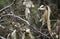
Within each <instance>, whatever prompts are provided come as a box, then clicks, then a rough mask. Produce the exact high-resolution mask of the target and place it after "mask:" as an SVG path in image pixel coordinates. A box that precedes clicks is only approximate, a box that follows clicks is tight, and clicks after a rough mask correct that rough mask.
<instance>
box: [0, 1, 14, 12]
mask: <svg viewBox="0 0 60 39" xmlns="http://www.w3.org/2000/svg"><path fill="white" fill-rule="evenodd" d="M14 2H15V0H14V1H13V3H11V4H10V5H8V6H6V7H4V8H2V9H1V10H0V12H2V11H4V10H6V9H7V8H9V7H11V6H12V5H13V4H14Z"/></svg>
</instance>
